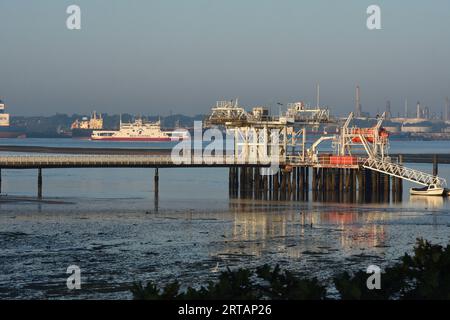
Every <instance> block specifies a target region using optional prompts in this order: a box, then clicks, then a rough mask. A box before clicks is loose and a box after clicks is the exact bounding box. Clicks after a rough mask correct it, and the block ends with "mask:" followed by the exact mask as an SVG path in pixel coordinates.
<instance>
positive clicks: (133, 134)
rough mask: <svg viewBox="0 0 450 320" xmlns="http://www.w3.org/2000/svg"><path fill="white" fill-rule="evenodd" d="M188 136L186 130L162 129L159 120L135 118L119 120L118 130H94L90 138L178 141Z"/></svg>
mask: <svg viewBox="0 0 450 320" xmlns="http://www.w3.org/2000/svg"><path fill="white" fill-rule="evenodd" d="M188 138H189V133H188V132H187V130H177V131H162V130H161V123H160V121H156V122H144V121H143V120H142V119H137V120H136V121H134V122H133V123H123V122H122V121H120V129H119V130H94V131H93V132H92V135H91V140H108V141H180V140H184V139H188Z"/></svg>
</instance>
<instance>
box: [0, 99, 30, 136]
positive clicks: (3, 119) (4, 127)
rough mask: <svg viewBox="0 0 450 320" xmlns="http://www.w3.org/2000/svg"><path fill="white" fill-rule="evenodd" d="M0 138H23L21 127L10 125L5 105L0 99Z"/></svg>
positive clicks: (23, 131) (23, 132)
mask: <svg viewBox="0 0 450 320" xmlns="http://www.w3.org/2000/svg"><path fill="white" fill-rule="evenodd" d="M0 138H25V130H24V129H23V128H19V127H15V126H11V125H10V122H9V113H6V106H5V104H4V102H3V101H2V100H0Z"/></svg>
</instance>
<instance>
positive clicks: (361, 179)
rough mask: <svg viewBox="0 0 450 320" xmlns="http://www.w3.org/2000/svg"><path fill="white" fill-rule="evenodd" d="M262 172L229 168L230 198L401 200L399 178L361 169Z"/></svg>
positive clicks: (327, 168) (325, 168)
mask: <svg viewBox="0 0 450 320" xmlns="http://www.w3.org/2000/svg"><path fill="white" fill-rule="evenodd" d="M264 170H265V169H261V168H257V167H233V168H230V169H229V194H230V197H240V198H250V199H262V200H281V201H291V200H295V201H308V199H309V193H310V192H311V193H312V198H313V200H314V201H321V202H327V201H330V202H378V203H380V202H390V201H391V199H392V200H393V201H401V199H402V192H403V188H402V180H401V179H399V178H395V177H391V176H389V175H386V174H384V173H380V172H376V171H372V170H368V169H364V168H359V169H358V168H330V167H307V166H298V167H290V166H286V167H281V168H280V170H279V171H278V172H276V173H274V174H273V175H262V174H261V172H263V171H264ZM310 171H311V174H310ZM310 176H311V177H310ZM310 183H311V188H310Z"/></svg>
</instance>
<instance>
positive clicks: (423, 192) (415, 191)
mask: <svg viewBox="0 0 450 320" xmlns="http://www.w3.org/2000/svg"><path fill="white" fill-rule="evenodd" d="M409 194H411V195H415V196H443V195H444V188H441V187H438V186H437V185H435V184H430V185H429V186H426V187H423V188H411V189H409Z"/></svg>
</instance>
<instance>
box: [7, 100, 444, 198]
mask: <svg viewBox="0 0 450 320" xmlns="http://www.w3.org/2000/svg"><path fill="white" fill-rule="evenodd" d="M384 119H385V114H382V115H381V116H378V117H377V119H376V124H375V125H374V126H369V127H366V128H362V127H357V126H355V125H354V124H353V120H354V116H353V113H350V114H349V116H348V117H347V119H346V121H345V122H344V123H343V124H339V122H338V120H337V119H336V118H334V117H332V116H331V115H330V112H329V110H328V109H327V108H323V107H320V106H319V105H317V106H315V107H309V106H307V105H306V104H305V103H303V102H295V103H289V104H288V105H287V110H286V112H284V113H280V114H279V115H277V116H272V115H270V114H269V112H268V109H267V108H265V107H255V108H253V109H252V110H251V111H246V110H245V108H243V107H241V106H240V105H239V103H238V100H235V101H218V102H217V103H216V105H215V106H214V107H213V108H212V109H211V112H210V114H209V115H208V116H207V118H206V119H205V121H204V125H205V127H217V128H222V129H223V130H224V131H225V132H226V133H227V135H231V136H233V137H234V142H233V143H234V146H233V150H232V154H229V153H227V154H226V155H217V154H216V155H214V156H203V157H202V158H201V159H200V161H198V160H197V161H184V162H183V161H182V162H178V161H174V159H173V157H172V156H171V155H170V154H168V153H165V154H163V153H161V154H148V155H147V154H131V153H130V154H124V153H123V152H122V153H121V154H113V155H111V154H108V155H105V154H70V155H61V154H56V155H27V156H21V155H0V192H1V170H2V169H38V197H42V186H43V179H42V170H43V169H45V168H86V167H95V168H104V167H116V168H132V167H141V168H155V177H154V191H155V198H157V195H158V192H159V187H158V184H159V168H187V167H194V168H195V167H222V168H224V167H225V168H229V195H230V197H245V198H255V199H269V200H307V199H308V197H309V194H310V191H312V196H313V199H314V200H317V201H327V200H331V201H345V200H349V201H356V200H359V201H389V199H390V198H392V199H393V200H394V201H397V200H401V197H402V193H403V190H402V189H403V186H402V180H407V181H410V182H413V183H416V184H419V185H423V186H429V185H436V186H440V187H445V186H446V181H445V179H443V178H440V177H438V176H437V159H436V161H435V159H433V163H434V165H433V174H429V173H425V172H421V171H419V170H415V169H411V168H407V167H405V166H404V165H403V159H402V156H401V155H398V156H395V157H392V156H390V155H389V153H388V149H389V132H388V131H387V130H386V129H384V128H383V127H382V124H383V120H384ZM329 125H334V126H337V128H338V130H337V131H336V132H333V133H332V134H326V133H324V130H323V128H324V127H326V126H329ZM321 129H322V130H321ZM325 142H328V144H329V145H331V148H328V149H326V148H325V149H326V150H322V151H321V150H320V147H321V146H322V145H323V144H324V143H325ZM194 143H195V141H194ZM189 157H190V156H189ZM262 159H264V160H265V161H262ZM275 160H276V161H275Z"/></svg>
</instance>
